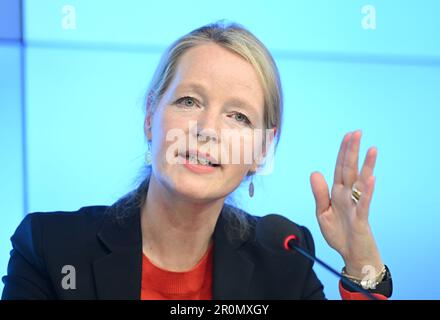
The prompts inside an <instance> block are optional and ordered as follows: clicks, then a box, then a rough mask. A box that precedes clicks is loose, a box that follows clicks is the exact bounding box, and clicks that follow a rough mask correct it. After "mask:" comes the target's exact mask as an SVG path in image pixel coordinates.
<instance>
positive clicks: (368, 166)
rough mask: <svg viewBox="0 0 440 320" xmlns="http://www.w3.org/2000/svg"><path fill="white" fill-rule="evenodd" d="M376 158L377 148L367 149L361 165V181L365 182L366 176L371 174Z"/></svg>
mask: <svg viewBox="0 0 440 320" xmlns="http://www.w3.org/2000/svg"><path fill="white" fill-rule="evenodd" d="M376 159H377V148H376V147H372V148H370V149H368V151H367V154H366V156H365V160H364V165H363V166H362V170H361V174H360V180H361V181H362V182H363V183H366V182H367V180H368V178H369V177H370V176H372V175H373V172H374V167H375V165H376Z"/></svg>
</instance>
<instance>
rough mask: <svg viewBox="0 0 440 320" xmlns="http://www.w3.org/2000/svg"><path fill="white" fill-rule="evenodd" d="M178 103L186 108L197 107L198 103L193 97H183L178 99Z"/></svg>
mask: <svg viewBox="0 0 440 320" xmlns="http://www.w3.org/2000/svg"><path fill="white" fill-rule="evenodd" d="M176 103H177V104H181V105H183V106H184V107H185V108H191V107H194V106H195V105H196V101H195V99H194V98H193V97H182V98H180V99H178V100H177V101H176Z"/></svg>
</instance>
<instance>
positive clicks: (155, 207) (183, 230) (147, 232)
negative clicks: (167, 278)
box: [141, 175, 224, 272]
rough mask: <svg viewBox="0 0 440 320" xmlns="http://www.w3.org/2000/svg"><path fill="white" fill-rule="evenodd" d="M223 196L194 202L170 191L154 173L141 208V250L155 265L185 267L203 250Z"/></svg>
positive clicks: (204, 251)
mask: <svg viewBox="0 0 440 320" xmlns="http://www.w3.org/2000/svg"><path fill="white" fill-rule="evenodd" d="M223 203H224V199H218V200H216V201H212V202H204V203H195V202H191V201H188V199H183V198H181V197H179V196H178V195H175V194H173V193H172V192H170V191H169V190H168V189H167V188H165V187H164V186H163V185H162V184H161V183H160V182H158V181H157V179H155V178H154V175H152V176H151V178H150V183H149V187H148V193H147V198H146V201H145V204H144V205H143V207H142V208H141V226H142V247H143V252H144V254H145V255H146V256H147V257H148V258H149V259H150V260H151V261H152V262H153V263H154V264H155V265H157V266H158V267H161V268H163V269H166V270H169V271H176V272H182V271H188V270H190V269H192V268H193V267H194V266H195V265H196V264H197V263H198V262H199V261H200V259H201V258H202V257H203V255H204V254H205V253H206V251H207V249H208V247H209V246H210V244H211V242H212V235H213V233H214V228H215V225H216V222H217V219H218V216H219V214H220V211H221V209H222V207H223Z"/></svg>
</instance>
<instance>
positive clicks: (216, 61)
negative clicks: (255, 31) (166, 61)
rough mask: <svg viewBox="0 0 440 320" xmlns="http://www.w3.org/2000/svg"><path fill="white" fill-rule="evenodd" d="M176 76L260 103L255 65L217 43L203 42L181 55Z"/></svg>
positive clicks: (261, 95) (260, 96)
mask: <svg viewBox="0 0 440 320" xmlns="http://www.w3.org/2000/svg"><path fill="white" fill-rule="evenodd" d="M175 80H176V82H177V83H175V85H179V83H189V82H191V83H200V84H201V85H203V86H204V87H205V88H206V89H207V90H208V91H210V92H211V93H215V94H217V95H223V96H233V97H234V98H237V97H238V98H245V99H247V100H248V102H249V103H251V104H253V105H255V107H257V106H258V107H261V108H262V107H263V104H264V103H263V101H264V97H263V89H262V86H261V84H260V79H259V77H258V74H257V72H256V71H255V69H254V67H253V66H252V65H251V64H250V63H249V62H247V61H246V60H245V59H244V58H242V57H241V56H239V55H238V54H236V53H233V52H232V51H230V50H228V49H226V48H223V47H221V46H219V45H217V44H213V43H212V44H211V43H209V44H202V45H198V46H196V47H193V48H191V49H189V50H188V51H187V52H185V53H184V54H183V55H182V57H181V58H180V61H179V64H178V67H177V70H176V77H175Z"/></svg>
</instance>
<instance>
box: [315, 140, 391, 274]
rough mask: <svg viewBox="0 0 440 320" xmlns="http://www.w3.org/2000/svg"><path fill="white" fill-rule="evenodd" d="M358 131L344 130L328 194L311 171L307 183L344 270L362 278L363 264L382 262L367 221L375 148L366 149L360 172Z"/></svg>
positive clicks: (379, 265)
mask: <svg viewBox="0 0 440 320" xmlns="http://www.w3.org/2000/svg"><path fill="white" fill-rule="evenodd" d="M361 135H362V132H361V131H355V132H349V133H347V134H346V135H345V136H344V138H343V140H342V143H341V147H340V149H339V154H338V157H337V161H336V168H335V173H334V181H333V186H332V189H331V195H330V194H329V189H328V185H327V182H326V181H325V179H324V177H323V175H322V174H321V173H319V172H313V173H312V174H311V176H310V183H311V186H312V191H313V194H314V197H315V201H316V216H317V218H318V223H319V227H320V229H321V232H322V234H323V236H324V238H325V240H326V241H327V243H328V244H329V245H330V246H331V247H332V248H333V249H335V250H336V251H338V252H339V254H340V255H341V256H342V258H343V259H344V262H345V266H346V270H347V273H348V274H350V275H352V276H356V277H359V278H362V277H363V276H365V272H366V271H365V270H366V269H364V272H363V271H362V270H363V268H365V267H366V266H368V267H370V268H371V267H374V269H375V270H376V272H379V271H380V270H381V269H382V267H383V263H382V260H381V258H380V254H379V250H378V248H377V246H376V242H375V240H374V237H373V234H372V231H371V228H370V224H369V222H368V216H369V209H370V203H371V199H372V196H373V191H374V184H375V177H374V176H373V171H374V166H375V163H376V158H377V149H376V148H375V147H372V148H370V149H368V151H367V155H366V157H365V160H364V164H363V167H362V170H361V172H360V173H359V172H358V159H359V145H360V140H361ZM353 187H355V188H356V189H357V190H359V191H360V192H361V196H360V198H359V201H355V200H354V199H353V198H352V192H353Z"/></svg>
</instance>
